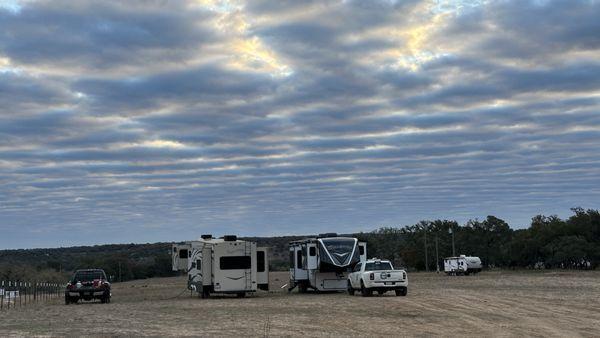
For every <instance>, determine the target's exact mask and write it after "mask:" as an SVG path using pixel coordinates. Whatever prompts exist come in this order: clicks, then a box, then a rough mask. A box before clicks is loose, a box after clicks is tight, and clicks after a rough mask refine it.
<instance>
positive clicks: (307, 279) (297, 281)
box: [288, 234, 367, 293]
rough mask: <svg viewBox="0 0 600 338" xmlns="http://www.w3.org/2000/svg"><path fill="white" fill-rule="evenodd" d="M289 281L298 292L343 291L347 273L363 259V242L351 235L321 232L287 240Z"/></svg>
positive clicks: (365, 245) (364, 254) (364, 253)
mask: <svg viewBox="0 0 600 338" xmlns="http://www.w3.org/2000/svg"><path fill="white" fill-rule="evenodd" d="M289 251H290V284H289V288H288V291H291V290H292V289H294V288H295V287H296V286H297V287H298V290H299V291H300V292H301V293H304V292H306V290H307V289H308V288H311V289H314V290H317V291H346V288H347V282H346V280H347V279H348V274H349V273H350V272H351V271H352V269H353V268H354V266H355V265H356V264H357V263H358V262H364V261H366V260H367V243H363V242H359V241H358V240H357V239H356V238H353V237H338V236H337V235H336V234H324V235H320V236H318V237H315V238H306V239H302V240H298V241H293V242H290V246H289Z"/></svg>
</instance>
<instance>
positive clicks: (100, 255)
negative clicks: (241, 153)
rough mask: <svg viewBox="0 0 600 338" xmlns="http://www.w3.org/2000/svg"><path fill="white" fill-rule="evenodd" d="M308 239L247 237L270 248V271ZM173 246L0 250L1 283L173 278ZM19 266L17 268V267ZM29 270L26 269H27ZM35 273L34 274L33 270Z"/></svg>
mask: <svg viewBox="0 0 600 338" xmlns="http://www.w3.org/2000/svg"><path fill="white" fill-rule="evenodd" d="M304 237H306V236H283V237H246V238H243V239H247V240H252V241H256V242H257V245H258V246H266V247H269V248H270V250H269V262H270V266H271V270H285V269H287V268H288V260H289V258H288V253H287V249H288V242H290V241H293V240H296V239H299V238H304ZM171 244H172V243H165V242H159V243H146V244H133V243H131V244H106V245H94V246H75V247H64V248H48V249H18V250H0V280H17V279H24V278H25V276H24V275H27V276H28V278H31V277H29V276H32V275H33V276H35V273H33V271H46V270H53V271H56V272H64V273H70V272H72V271H74V270H76V269H81V268H88V267H99V268H103V269H104V270H105V271H106V273H107V274H108V275H110V276H111V278H112V280H114V281H125V280H130V279H140V278H147V277H155V276H172V275H175V274H177V272H173V271H171ZM17 267H18V268H17ZM24 267H27V268H24ZM32 270H33V271H32Z"/></svg>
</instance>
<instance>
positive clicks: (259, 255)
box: [256, 251, 265, 272]
mask: <svg viewBox="0 0 600 338" xmlns="http://www.w3.org/2000/svg"><path fill="white" fill-rule="evenodd" d="M256 264H257V266H256V271H257V272H265V252H264V251H257V252H256Z"/></svg>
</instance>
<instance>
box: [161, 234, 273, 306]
mask: <svg viewBox="0 0 600 338" xmlns="http://www.w3.org/2000/svg"><path fill="white" fill-rule="evenodd" d="M172 264H173V270H174V271H177V270H179V271H186V272H187V275H188V289H190V290H192V291H195V292H197V293H198V294H199V295H200V296H201V297H202V298H207V297H208V296H209V295H210V294H212V293H221V294H236V295H237V296H238V297H244V296H245V295H246V294H247V293H249V292H256V290H257V289H261V290H268V289H269V262H268V259H267V248H257V247H256V242H250V241H243V240H238V239H237V237H236V236H224V237H223V238H213V237H212V236H211V235H203V236H202V237H201V238H200V239H198V240H196V241H190V242H184V243H178V244H173V248H172Z"/></svg>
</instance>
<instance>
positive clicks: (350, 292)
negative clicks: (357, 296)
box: [348, 281, 354, 296]
mask: <svg viewBox="0 0 600 338" xmlns="http://www.w3.org/2000/svg"><path fill="white" fill-rule="evenodd" d="M348 294H349V295H350V296H354V288H353V287H352V283H350V281H348Z"/></svg>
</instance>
